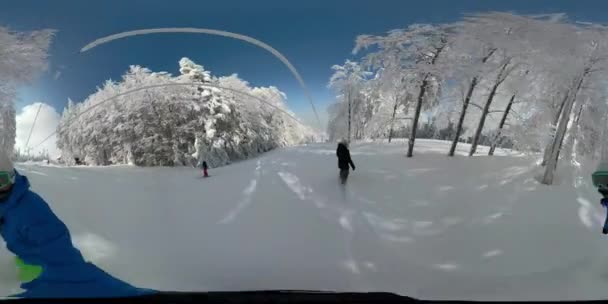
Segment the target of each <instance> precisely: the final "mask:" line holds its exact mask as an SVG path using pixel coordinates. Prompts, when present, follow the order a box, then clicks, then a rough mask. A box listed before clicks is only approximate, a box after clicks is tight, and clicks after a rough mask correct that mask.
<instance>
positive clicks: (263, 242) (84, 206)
mask: <svg viewBox="0 0 608 304" xmlns="http://www.w3.org/2000/svg"><path fill="white" fill-rule="evenodd" d="M466 148H467V145H462V146H461V145H459V147H458V150H457V153H458V154H459V155H466V152H467V151H466ZM334 149H335V147H334V145H322V144H321V145H308V146H306V147H296V148H288V149H281V150H277V151H273V152H270V153H267V154H265V155H263V156H262V157H261V158H259V159H252V160H247V161H243V162H236V163H234V164H232V165H230V166H226V167H222V168H217V169H214V177H213V178H212V179H210V180H208V181H206V182H205V183H201V182H200V180H198V179H195V180H194V179H193V180H192V181H190V180H189V179H188V178H186V179H184V176H185V175H186V176H188V175H189V174H191V175H192V176H194V175H195V172H198V171H195V170H194V169H189V168H134V167H126V166H123V167H111V168H87V167H78V168H55V167H40V166H36V165H21V164H19V165H18V167H19V168H20V170H21V171H23V172H24V173H25V174H26V175H28V177H29V178H30V181H31V182H32V187H33V189H34V190H35V191H37V192H39V193H40V194H41V195H42V196H43V197H45V198H46V199H47V200H48V201H49V204H50V205H51V207H52V208H53V209H54V210H55V211H56V212H57V214H58V215H59V216H61V218H62V219H63V220H64V221H65V222H66V224H67V225H68V227H70V229H71V230H72V235H74V243H75V245H76V246H77V247H79V248H80V249H81V250H82V251H83V254H85V256H87V259H90V260H92V261H94V262H98V263H100V266H102V268H103V269H104V270H107V271H108V272H110V273H111V274H113V275H115V276H117V277H119V278H123V279H125V280H127V281H129V282H131V283H132V284H134V285H137V286H141V287H148V288H155V289H162V290H201V289H202V288H205V289H206V290H255V289H308V290H336V291H387V292H396V293H401V294H404V295H408V296H413V297H419V298H426V299H431V298H432V299H437V300H444V299H453V300H503V301H504V300H558V299H601V298H605V289H606V285H608V274H607V273H608V272H606V270H605V269H608V267H607V266H606V265H607V264H606V258H605V254H604V252H605V246H606V238H605V237H604V236H603V235H601V225H602V224H603V217H604V215H605V213H604V212H605V210H604V209H603V208H601V207H600V206H599V205H598V204H597V199H598V198H597V193H595V192H593V191H592V189H586V188H585V187H580V188H576V189H575V188H573V186H571V185H570V184H569V183H562V184H561V185H559V186H551V187H546V186H539V185H538V184H537V182H536V181H535V180H534V172H532V170H530V169H529V168H528V167H527V166H529V165H530V164H531V163H533V160H531V159H528V158H526V157H521V156H517V157H514V156H494V157H492V158H488V157H476V158H454V159H449V160H447V159H446V158H445V156H444V155H445V151H447V150H448V149H449V143H444V142H438V141H429V140H420V141H418V140H417V141H416V151H415V152H416V155H415V157H414V159H412V160H409V159H404V158H403V149H404V146H403V145H400V144H391V145H388V144H371V143H364V144H354V145H353V147H352V150H353V153H352V155H353V159H354V162H355V163H356V164H357V170H356V171H355V172H352V175H351V176H350V177H349V181H348V184H347V185H346V187H340V186H339V184H338V178H337V174H338V172H337V169H336V168H335V167H336V165H335V163H336V160H335V150H334ZM502 154H503V155H511V154H508V153H502ZM32 171H35V172H37V173H34V172H32ZM38 173H42V174H38ZM48 176H52V177H53V178H48ZM55 177H56V178H55ZM117 179H120V180H121V182H117V181H116V180H117ZM100 185H104V186H105V187H100ZM583 186H584V184H583ZM201 195H205V198H206V199H204V200H201ZM275 198H276V200H273V199H275ZM245 213H246V215H247V216H244V214H245ZM249 215H251V216H249ZM228 224H232V225H228ZM11 258H12V256H11V255H10V254H9V253H8V252H7V251H6V250H1V251H0V267H6V268H7V269H9V271H4V268H1V269H3V271H2V272H0V291H1V292H2V293H3V294H10V293H11V291H12V293H14V291H15V290H16V289H18V286H19V285H18V282H17V281H16V279H15V275H14V274H10V272H11V271H10V270H11V269H14V263H13V262H12V260H11Z"/></svg>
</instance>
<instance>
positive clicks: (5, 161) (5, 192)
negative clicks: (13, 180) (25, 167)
mask: <svg viewBox="0 0 608 304" xmlns="http://www.w3.org/2000/svg"><path fill="white" fill-rule="evenodd" d="M14 170H15V169H14V168H13V162H12V161H11V159H10V156H9V155H8V154H7V153H6V152H5V151H2V150H1V149H0V172H14ZM11 188H12V185H9V186H4V187H2V188H0V200H3V199H5V198H6V197H8V196H9V194H10V191H11Z"/></svg>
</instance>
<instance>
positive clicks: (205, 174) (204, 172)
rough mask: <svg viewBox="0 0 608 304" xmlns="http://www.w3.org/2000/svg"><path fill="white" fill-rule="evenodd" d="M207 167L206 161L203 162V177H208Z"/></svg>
mask: <svg viewBox="0 0 608 304" xmlns="http://www.w3.org/2000/svg"><path fill="white" fill-rule="evenodd" d="M208 170H209V166H208V165H207V162H206V161H203V177H209V172H208Z"/></svg>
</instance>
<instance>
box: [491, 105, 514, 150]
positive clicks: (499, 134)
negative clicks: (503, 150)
mask: <svg viewBox="0 0 608 304" xmlns="http://www.w3.org/2000/svg"><path fill="white" fill-rule="evenodd" d="M514 100H515V94H513V96H511V99H510V100H509V103H508V104H507V108H506V109H505V112H504V113H503V114H502V118H501V119H500V124H499V125H498V131H497V132H496V137H494V140H493V141H492V146H491V147H490V152H488V155H490V156H491V155H494V151H495V150H496V146H498V143H500V142H501V141H502V140H501V139H502V129H503V128H504V126H505V123H506V122H507V116H508V115H509V112H510V111H511V107H512V106H513V101H514Z"/></svg>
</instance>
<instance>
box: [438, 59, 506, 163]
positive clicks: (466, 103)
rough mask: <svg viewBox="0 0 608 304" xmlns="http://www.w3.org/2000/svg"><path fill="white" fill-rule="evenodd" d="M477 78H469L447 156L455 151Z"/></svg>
mask: <svg viewBox="0 0 608 304" xmlns="http://www.w3.org/2000/svg"><path fill="white" fill-rule="evenodd" d="M496 50H497V49H496V48H493V49H491V50H490V51H489V52H488V54H487V55H486V56H485V57H484V58H483V59H482V60H481V63H484V64H485V63H486V62H487V61H488V59H490V57H492V55H493V54H494V53H495V52H496ZM478 81H479V78H478V77H477V76H475V77H473V79H472V80H471V84H470V85H469V90H468V92H467V95H466V97H465V99H464V101H463V104H462V112H461V113H460V118H458V125H457V126H456V134H455V136H454V139H453V140H452V146H451V147H450V152H449V153H448V156H454V153H456V146H457V145H458V139H459V138H460V133H462V125H463V124H464V118H465V116H466V115H467V108H468V107H469V103H470V102H471V97H472V96H473V91H475V87H477V83H478Z"/></svg>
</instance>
